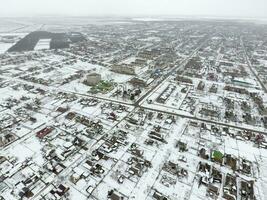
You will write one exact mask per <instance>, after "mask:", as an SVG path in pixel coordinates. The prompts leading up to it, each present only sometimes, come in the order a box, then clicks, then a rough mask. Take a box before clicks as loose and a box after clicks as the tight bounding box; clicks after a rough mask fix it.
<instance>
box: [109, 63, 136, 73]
mask: <svg viewBox="0 0 267 200" xmlns="http://www.w3.org/2000/svg"><path fill="white" fill-rule="evenodd" d="M112 71H113V72H116V73H120V74H128V75H135V69H134V67H132V66H129V65H114V66H113V67H112Z"/></svg>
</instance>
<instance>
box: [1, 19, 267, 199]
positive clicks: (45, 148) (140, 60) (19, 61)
mask: <svg viewBox="0 0 267 200" xmlns="http://www.w3.org/2000/svg"><path fill="white" fill-rule="evenodd" d="M52 27H53V28H54V26H52V25H51V27H49V25H47V27H44V30H41V31H40V30H39V29H40V28H39V27H38V31H37V32H32V30H31V29H32V27H31V28H29V30H28V31H29V34H27V36H25V37H27V38H28V39H27V40H26V41H31V40H32V39H31V37H33V36H32V35H34V42H33V41H32V43H29V44H28V47H27V48H32V49H31V50H30V49H28V50H19V48H21V47H19V46H18V45H19V44H21V43H20V41H23V37H24V35H23V34H21V37H20V38H18V36H17V35H20V33H18V32H17V31H16V33H15V34H14V35H16V36H14V35H13V37H11V36H12V33H10V36H9V37H8V36H6V34H5V35H4V36H1V34H0V41H2V42H3V41H4V42H5V43H10V44H12V46H10V47H9V48H8V49H6V51H5V53H2V54H0V94H1V95H0V112H1V115H0V121H1V123H0V200H16V199H18V200H19V199H20V200H26V199H30V200H31V199H32V200H33V199H34V200H57V199H62V200H68V199H70V200H72V199H73V200H76V199H80V200H83V199H84V200H87V199H92V200H106V199H108V200H126V199H129V200H133V199H136V200H203V199H214V200H217V199H218V200H264V199H266V198H267V195H266V192H265V190H266V189H267V179H266V176H267V171H266V170H267V139H266V137H267V89H266V88H267V84H266V83H267V76H266V69H267V56H266V55H267V43H266V41H265V38H264V37H263V36H262V35H263V33H264V31H266V30H267V29H266V26H263V25H262V26H259V25H258V26H256V25H253V24H246V25H244V24H242V23H238V22H232V23H231V26H229V24H228V23H227V22H209V21H203V22H195V21H152V22H150V23H147V22H146V21H135V20H126V21H125V22H122V21H120V23H115V22H114V23H110V24H82V25H80V26H79V28H77V26H74V27H69V28H68V32H66V33H65V32H64V33H61V34H53V35H52V36H51V34H50V32H47V31H50V29H51V31H52ZM225 27H227V30H226V29H225ZM248 27H250V28H249V29H248ZM63 28H64V26H63V25H62V27H60V29H59V30H57V31H60V30H62V29H63ZM255 29H256V30H257V32H254V31H255ZM23 31H25V32H27V30H23ZM53 31H54V30H53ZM30 32H31V33H30ZM252 32H253V34H251V33H252ZM33 33H34V34H33ZM40 34H41V35H45V38H43V36H42V37H41V38H40V39H36V37H39V35H40ZM22 35H23V36H22ZM36 35H37V36H36ZM47 37H48V38H47ZM49 37H52V38H50V39H49ZM61 37H62V38H63V39H62V38H61ZM29 38H30V39H29ZM55 38H56V39H55ZM51 41H53V42H51ZM15 42H18V43H15ZM14 43H15V44H14ZM52 43H53V45H54V46H51V44H52ZM258 44H260V45H258ZM66 45H67V46H66ZM0 46H1V43H0ZM55 46H56V47H55ZM5 47H6V45H5Z"/></svg>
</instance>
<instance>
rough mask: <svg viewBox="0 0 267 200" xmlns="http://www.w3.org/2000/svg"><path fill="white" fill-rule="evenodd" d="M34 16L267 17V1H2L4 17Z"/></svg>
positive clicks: (1, 7) (0, 9) (1, 9)
mask: <svg viewBox="0 0 267 200" xmlns="http://www.w3.org/2000/svg"><path fill="white" fill-rule="evenodd" d="M33 15H75V16H94V15H95V16H107V15H122V16H127V15H128V16H130V15H131V16H132V15H143V16H144V15H146V16H152V15H176V16H182V15H190V16H192V15H193V16H220V17H249V18H267V0H0V16H6V17H13V16H33Z"/></svg>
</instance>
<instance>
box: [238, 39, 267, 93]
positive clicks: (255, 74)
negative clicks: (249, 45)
mask: <svg viewBox="0 0 267 200" xmlns="http://www.w3.org/2000/svg"><path fill="white" fill-rule="evenodd" d="M240 42H241V44H242V47H243V50H244V53H245V58H246V62H247V64H248V67H249V69H250V71H251V72H252V73H253V75H254V76H255V77H256V79H257V81H258V82H259V83H260V85H261V87H262V89H263V90H264V92H265V93H267V89H266V87H265V85H264V83H263V82H262V80H261V79H260V78H259V76H258V74H257V73H256V72H255V71H254V69H253V67H252V65H251V62H250V59H249V57H248V53H247V49H246V47H245V45H244V41H243V39H242V38H240Z"/></svg>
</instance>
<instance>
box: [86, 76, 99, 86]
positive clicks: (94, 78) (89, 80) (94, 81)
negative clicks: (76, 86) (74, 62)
mask: <svg viewBox="0 0 267 200" xmlns="http://www.w3.org/2000/svg"><path fill="white" fill-rule="evenodd" d="M100 81H101V75H100V74H97V73H92V74H88V75H87V77H86V84H88V85H90V86H94V85H97V84H98V83H99V82H100Z"/></svg>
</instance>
